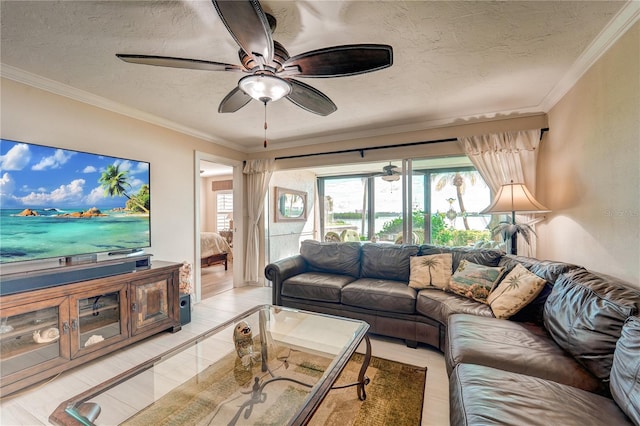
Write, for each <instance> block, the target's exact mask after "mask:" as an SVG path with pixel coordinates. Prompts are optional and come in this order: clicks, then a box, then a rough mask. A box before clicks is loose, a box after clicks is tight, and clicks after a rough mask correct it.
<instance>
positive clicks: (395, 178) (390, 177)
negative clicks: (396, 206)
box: [382, 173, 400, 182]
mask: <svg viewBox="0 0 640 426" xmlns="http://www.w3.org/2000/svg"><path fill="white" fill-rule="evenodd" d="M382 180H383V181H385V182H396V181H398V180H400V175H397V174H395V173H394V174H392V175H384V176H382Z"/></svg>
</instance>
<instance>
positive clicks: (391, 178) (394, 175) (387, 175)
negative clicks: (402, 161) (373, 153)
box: [377, 162, 400, 182]
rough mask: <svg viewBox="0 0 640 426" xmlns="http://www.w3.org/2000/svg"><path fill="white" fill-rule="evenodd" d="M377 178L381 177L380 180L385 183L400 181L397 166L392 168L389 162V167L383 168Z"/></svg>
mask: <svg viewBox="0 0 640 426" xmlns="http://www.w3.org/2000/svg"><path fill="white" fill-rule="evenodd" d="M377 176H382V177H381V179H382V180H384V181H386V182H395V181H397V180H400V171H399V170H398V166H394V165H393V164H391V162H389V165H388V166H384V167H383V168H382V173H380V174H379V175H377Z"/></svg>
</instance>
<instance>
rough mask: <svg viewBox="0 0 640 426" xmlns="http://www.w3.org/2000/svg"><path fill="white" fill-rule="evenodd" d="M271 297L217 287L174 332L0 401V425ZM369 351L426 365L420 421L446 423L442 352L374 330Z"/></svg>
mask: <svg viewBox="0 0 640 426" xmlns="http://www.w3.org/2000/svg"><path fill="white" fill-rule="evenodd" d="M270 302H271V288H258V287H243V288H237V289H232V290H230V291H227V292H224V293H221V294H219V295H216V296H215V297H212V298H210V299H207V300H204V301H202V302H200V303H198V304H196V305H195V306H194V307H193V311H192V312H191V323H189V324H187V325H185V326H183V328H182V330H181V331H180V332H178V333H175V334H171V333H161V334H158V335H156V336H154V337H151V338H149V339H146V340H144V341H142V342H139V343H136V344H134V345H132V346H130V347H128V348H125V349H123V350H121V351H118V352H117V353H114V354H111V355H107V356H105V357H102V358H100V359H97V360H95V361H92V362H90V363H88V364H86V365H83V366H80V367H78V368H75V369H73V370H71V371H68V372H65V373H63V374H61V375H60V376H58V377H56V378H54V379H52V380H50V381H48V382H46V383H44V384H40V385H36V386H34V387H31V388H29V389H26V390H24V391H22V392H21V393H18V394H16V395H14V396H10V397H7V398H4V399H2V400H1V401H0V425H3V426H9V425H43V424H44V425H46V424H49V422H48V418H49V414H51V413H52V412H53V410H54V409H55V408H56V407H57V406H58V405H59V404H60V402H62V401H64V400H66V399H69V398H71V397H73V396H74V395H76V394H79V393H81V392H83V391H85V390H86V389H88V388H90V387H92V386H95V385H97V384H99V383H101V382H103V381H105V380H107V379H108V378H110V377H112V376H114V375H116V374H119V373H121V372H123V371H126V370H128V369H129V368H131V367H133V366H135V365H137V364H139V363H141V362H143V361H145V360H146V359H149V358H151V357H153V356H155V355H157V354H158V353H162V352H164V351H166V350H168V349H171V348H172V347H174V346H175V345H177V344H179V343H182V342H184V341H186V340H188V339H189V338H191V337H194V336H196V335H198V334H200V333H202V332H204V331H207V330H209V329H211V328H213V327H214V326H216V325H218V324H220V323H222V322H224V321H225V320H228V319H230V318H232V317H233V316H235V315H237V314H239V313H242V312H244V311H246V310H247V309H249V308H251V307H253V306H255V305H258V304H266V303H270ZM371 343H372V347H373V355H374V356H378V357H381V358H386V359H391V360H395V361H399V362H405V363H408V364H413V365H418V366H426V367H427V368H428V372H427V382H426V389H425V401H424V406H423V415H422V418H423V421H422V424H423V425H448V424H449V397H448V395H449V391H448V380H447V374H446V371H445V365H444V357H443V356H442V354H441V353H439V352H438V351H436V350H434V349H430V348H428V347H426V346H423V345H421V346H419V347H418V348H417V349H410V348H407V347H406V346H405V345H404V343H403V342H402V341H400V340H397V339H390V338H383V337H379V336H373V337H372V339H371Z"/></svg>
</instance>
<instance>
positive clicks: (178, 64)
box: [116, 53, 243, 71]
mask: <svg viewBox="0 0 640 426" xmlns="http://www.w3.org/2000/svg"><path fill="white" fill-rule="evenodd" d="M116 56H117V57H118V58H120V59H122V60H123V61H125V62H130V63H132V64H143V65H155V66H158V67H170V68H187V69H192V70H204V71H242V70H243V68H242V67H241V66H239V65H232V64H223V63H221V62H211V61H203V60H200V59H185V58H172V57H169V56H148V55H127V54H123V53H116Z"/></svg>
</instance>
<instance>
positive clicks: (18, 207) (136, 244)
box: [0, 139, 151, 263]
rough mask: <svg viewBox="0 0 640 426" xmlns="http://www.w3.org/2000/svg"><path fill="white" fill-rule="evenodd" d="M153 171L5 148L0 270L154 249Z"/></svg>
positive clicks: (0, 150) (88, 157)
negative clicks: (30, 263) (40, 261)
mask: <svg viewBox="0 0 640 426" xmlns="http://www.w3.org/2000/svg"><path fill="white" fill-rule="evenodd" d="M149 180H150V172H149V163H147V162H143V161H135V160H129V159H125V158H116V157H108V156H104V155H98V154H93V153H87V152H80V151H71V150H65V149H60V148H55V147H48V146H42V145H35V144H31V143H25V142H16V141H9V140H5V139H2V140H0V263H8V262H20V261H28V260H35V259H46V258H55V257H63V256H73V255H79V254H88V253H101V252H110V251H117V250H129V249H139V248H144V247H149V246H150V245H151V240H150V215H151V212H150V210H151V208H150V188H149Z"/></svg>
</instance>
